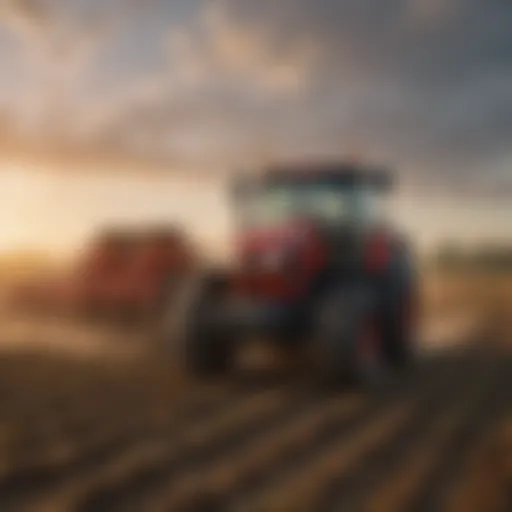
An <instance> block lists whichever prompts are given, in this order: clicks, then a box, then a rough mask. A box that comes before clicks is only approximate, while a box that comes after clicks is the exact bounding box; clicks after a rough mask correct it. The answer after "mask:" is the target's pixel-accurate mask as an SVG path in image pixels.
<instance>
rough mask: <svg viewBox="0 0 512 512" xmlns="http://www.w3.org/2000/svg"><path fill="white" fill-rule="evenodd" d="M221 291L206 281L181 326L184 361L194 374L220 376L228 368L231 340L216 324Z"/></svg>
mask: <svg viewBox="0 0 512 512" xmlns="http://www.w3.org/2000/svg"><path fill="white" fill-rule="evenodd" d="M221 303H222V294H221V293H220V291H219V290H217V289H215V287H212V286H210V285H209V284H208V283H206V284H205V285H203V286H202V287H201V289H200V290H199V293H198V296H197V297H196V298H195V300H194V301H193V303H192V304H191V305H190V309H189V311H188V319H187V320H188V321H187V325H186V329H185V362H186V366H187V369H188V371H189V372H190V373H191V374H192V375H195V376H197V377H215V376H222V375H224V374H226V373H228V372H229V371H230V370H231V367H232V364H233V352H234V347H233V343H232V339H231V337H230V336H229V335H227V333H225V332H222V329H219V328H218V325H216V317H217V313H218V306H219V304H221Z"/></svg>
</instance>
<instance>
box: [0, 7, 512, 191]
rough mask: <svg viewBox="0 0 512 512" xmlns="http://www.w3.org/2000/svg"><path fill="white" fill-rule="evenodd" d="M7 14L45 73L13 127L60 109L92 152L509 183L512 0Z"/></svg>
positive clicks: (70, 130)
mask: <svg viewBox="0 0 512 512" xmlns="http://www.w3.org/2000/svg"><path fill="white" fill-rule="evenodd" d="M5 6H6V7H4V10H3V11H2V12H3V14H2V16H3V18H2V19H3V21H4V24H5V25H6V26H7V27H8V28H9V31H10V33H11V35H12V34H14V37H16V38H17V40H18V42H19V43H21V45H22V48H24V50H23V60H24V63H25V66H26V68H27V69H29V70H32V73H34V74H36V75H37V76H39V77H41V76H45V73H46V76H45V78H43V79H42V80H43V81H44V82H45V83H46V85H47V87H46V88H43V89H44V90H45V92H44V93H39V94H38V93H37V92H34V89H37V88H39V87H40V82H41V78H40V79H39V80H40V81H39V82H37V81H34V80H28V85H27V83H25V86H26V87H28V88H29V89H30V88H31V89H30V90H32V93H30V94H29V93H27V94H26V95H25V96H24V98H25V100H24V101H23V107H24V108H20V112H17V114H18V115H19V117H20V118H22V119H27V118H28V119H30V116H29V115H28V114H31V115H32V116H33V117H36V118H38V119H39V126H41V124H43V126H44V125H45V123H44V122H42V123H41V119H46V118H45V117H44V116H43V115H42V114H41V113H40V112H41V110H45V109H46V112H50V113H51V114H52V115H53V116H55V115H56V113H58V112H59V111H60V112H61V114H60V121H59V123H60V124H59V123H53V124H54V125H55V127H57V126H60V133H63V134H64V135H66V136H67V137H68V138H69V137H70V134H73V137H74V139H75V143H76V144H79V145H82V146H83V147H89V148H90V150H91V151H97V152H100V153H101V152H103V151H105V152H114V153H115V152H119V153H123V152H124V153H126V154H139V155H142V157H143V158H150V157H155V158H160V159H163V160H164V161H165V159H167V160H168V161H169V162H176V161H179V162H189V163H191V164H193V165H198V166H201V165H203V166H204V165H206V166H207V165H212V166H213V164H215V166H220V167H222V166H232V165H242V164H244V163H249V162H251V161H256V160H258V159H264V158H266V157H283V158H285V157H296V156H300V155H329V156H331V155H336V154H343V153H345V152H354V151H357V152H361V153H362V154H364V155H368V156H369V157H371V158H375V159H383V160H388V161H389V162H391V163H392V164H396V165H398V166H399V167H400V168H402V169H404V171H405V172H409V173H410V176H411V178H414V179H415V180H417V181H429V180H431V181H439V182H441V183H453V184H454V186H455V185H456V184H457V183H458V182H459V181H460V180H461V176H464V182H465V183H475V184H479V185H480V184H482V183H483V182H484V181H488V182H489V183H490V184H491V185H490V188H493V187H494V188H495V187H496V183H500V184H502V183H506V182H507V180H508V179H509V178H508V177H507V175H506V174H507V172H506V171H504V170H503V169H509V168H510V164H511V162H512V148H511V147H510V140H511V139H512V31H511V30H510V27H511V25H512V3H510V2H507V1H505V0H487V1H485V2H482V1H480V0H258V1H257V2H256V1H254V0H217V1H207V0H194V1H191V0H190V1H186V2H185V1H183V0H176V1H174V2H164V1H163V0H154V1H153V2H152V3H151V4H149V3H147V2H126V1H124V2H123V1H122V0H117V1H116V0H110V1H107V2H100V1H99V0H94V1H89V2H86V1H85V0H82V1H78V0H75V1H68V2H63V1H61V2H58V1H56V0H54V1H53V2H51V1H49V0H47V1H46V2H45V1H43V0H39V1H37V0H31V1H30V0H25V1H21V0H19V1H17V2H15V1H14V0H13V1H11V2H6V3H5ZM127 6H128V8H127ZM141 6H145V9H144V7H141ZM137 9H139V10H137ZM140 9H142V10H140ZM142 12H144V13H145V14H146V15H147V16H146V18H145V19H146V21H145V22H144V23H142V21H141V18H140V13H142ZM11 53H12V51H11ZM147 62H151V63H153V64H152V66H149V65H147V64H146V63H147ZM37 69H38V70H39V71H37V72H35V71H34V70H37ZM126 69H129V70H131V71H130V72H127V71H126ZM38 73H39V74H38ZM119 73H124V74H123V75H122V76H123V77H127V78H124V79H123V80H121V79H115V76H116V75H118V74H119ZM105 76H108V77H110V78H109V80H110V83H111V85H110V87H108V86H103V87H100V86H98V85H97V84H98V83H103V82H105V81H106V79H105V78H103V79H102V78H101V77H105ZM48 77H51V78H48ZM98 77H99V78H98ZM20 83H23V82H22V81H21V82H20ZM34 84H38V85H34ZM91 84H93V85H94V84H96V85H94V87H93V86H92V85H91ZM112 84H114V85H112ZM87 85H89V87H87ZM91 90H93V91H94V93H91ZM84 91H85V92H84ZM30 98H32V100H31V99H30ZM33 98H39V99H38V101H37V102H36V101H35V100H33ZM34 103H39V106H38V105H36V104H34ZM36 107H37V108H36ZM27 111H28V113H27ZM15 114H16V112H15ZM22 114H23V115H22ZM43 131H46V130H43ZM62 138H65V137H64V136H62Z"/></svg>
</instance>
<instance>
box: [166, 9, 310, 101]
mask: <svg viewBox="0 0 512 512" xmlns="http://www.w3.org/2000/svg"><path fill="white" fill-rule="evenodd" d="M274 39H275V38H274V36H273V34H272V33H271V32H268V31H267V30H266V29H265V26H263V25H254V24H252V23H250V22H247V21H244V20H243V19H237V18H236V17H235V16H234V13H233V12H232V11H231V9H230V8H229V6H228V4H227V2H225V1H222V0H221V1H219V2H216V3H211V4H206V6H205V7H204V8H203V10H202V11H200V12H199V14H198V16H197V18H196V19H195V20H194V21H193V22H192V23H191V24H190V26H187V27H179V28H172V29H171V30H170V33H169V35H168V37H167V47H168V53H169V58H170V62H171V65H172V66H174V68H175V70H176V71H175V74H176V78H177V80H181V81H184V82H185V83H186V84H187V85H193V86H194V85H195V86H203V87H208V86H219V85H220V84H219V83H221V84H222V83H224V84H232V83H236V84H238V85H240V86H242V87H245V88H248V89H253V90H255V91H256V92H260V93H262V94H273V93H276V94H294V93H300V91H302V90H303V89H306V88H307V87H308V84H309V82H310V80H311V78H312V77H311V73H310V71H311V68H312V66H313V64H314V60H315V58H316V56H317V52H316V50H317V49H316V47H315V45H314V44H313V42H312V41H301V44H300V45H299V44H293V45H290V46H289V47H282V45H277V44H276V41H275V40H274Z"/></svg>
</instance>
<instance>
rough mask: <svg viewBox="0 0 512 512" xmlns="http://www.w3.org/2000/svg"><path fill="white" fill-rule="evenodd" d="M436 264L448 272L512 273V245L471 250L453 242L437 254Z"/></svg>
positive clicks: (480, 247) (446, 244) (472, 248)
mask: <svg viewBox="0 0 512 512" xmlns="http://www.w3.org/2000/svg"><path fill="white" fill-rule="evenodd" d="M434 263H435V265H436V266H437V267H438V268H441V269H446V270H484V271H512V243H511V244H510V245H498V244H485V245H483V244H482V245H478V246H473V247H469V248H468V247H467V246H461V245H459V244H456V243H453V242H450V243H445V244H443V245H442V246H441V247H440V248H439V249H438V251H437V252H436V254H435V257H434Z"/></svg>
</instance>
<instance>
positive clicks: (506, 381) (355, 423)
mask: <svg viewBox="0 0 512 512" xmlns="http://www.w3.org/2000/svg"><path fill="white" fill-rule="evenodd" d="M443 286H446V283H443ZM458 286H459V284H453V283H450V285H449V288H450V292H451V293H453V294H455V295H457V294H458V295H459V296H461V297H462V298H464V299H466V298H467V297H468V290H467V289H465V288H464V289H460V288H459V287H458ZM437 294H439V289H436V288H435V287H434V291H433V295H434V299H433V302H434V303H435V304H436V305H437V306H438V307H437V308H433V307H429V308H428V312H429V314H428V315H427V318H426V319H425V325H424V326H423V329H422V331H423V336H422V350H421V356H422V357H421V359H420V361H419V362H418V365H417V366H416V367H415V368H413V369H411V371H410V372H408V373H407V374H405V375H401V376H396V375H390V376H388V378H387V379H386V380H385V381H384V382H383V383H382V385H381V386H379V387H378V388H377V389H373V390H371V389H368V390H350V389H347V390H345V391H341V392H336V393H333V392H328V391H327V390H325V389H320V388H319V387H318V386H317V385H316V384H315V382H314V380H313V379H311V378H309V377H308V376H307V373H304V372H302V371H299V370H300V369H297V368H292V367H285V368H272V367H270V368H266V369H265V368H263V370H258V369H255V370H254V369H253V370H251V369H245V370H241V371H240V372H238V373H237V374H235V375H233V376H232V378H231V379H229V380H227V381H224V382H218V383H211V384H209V385H200V384H198V383H193V382H190V381H188V380H187V379H186V378H185V377H184V376H183V375H182V374H181V373H180V371H179V367H178V366H177V364H176V361H173V360H172V357H171V355H170V354H166V356H165V357H163V355H162V353H159V352H158V351H155V350H149V351H148V350H146V349H144V346H143V345H141V344H140V341H141V339H139V338H138V336H137V335H136V334H135V333H131V332H130V331H125V332H123V333H121V332H117V334H116V336H114V337H113V336H112V332H110V331H108V330H102V329H100V330H98V329H80V328H78V326H77V325H76V324H73V323H71V324H68V325H66V324H65V323H64V324H62V323H59V322H56V323H54V324H53V323H51V322H49V323H48V322H46V323H45V324H44V329H43V324H42V323H40V324H35V323H32V324H30V323H27V322H24V321H21V320H19V321H10V322H7V321H4V322H3V324H2V327H1V328H0V338H2V340H3V345H2V349H1V350H0V403H1V408H0V511H8V512H10V511H13V512H18V511H20V512H22V511H27V512H67V511H77V512H78V511H79V512H88V511H90V512H102V511H105V512H106V511H123V512H125V511H126V512H130V511H134V512H135V511H141V512H146V511H148V512H153V511H154V512H160V511H162V512H166V511H170V512H174V511H178V512H179V511H207V510H219V511H233V512H238V511H240V512H266V511H269V512H273V511H276V512H286V511H290V512H293V511H299V512H301V511H304V512H310V511H315V512H316V511H318V512H321V511H333V512H334V511H336V512H338V511H341V512H381V511H382V512H400V511H409V510H410V511H420V512H421V511H424V512H431V511H436V512H437V511H441V510H446V511H454V512H494V511H496V512H498V511H507V510H512V495H511V491H510V490H511V489H512V466H511V464H510V461H511V460H512V435H511V432H512V398H511V395H510V390H511V389H512V354H511V353H510V351H508V350H506V349H505V348H504V345H507V343H508V344H509V346H510V341H511V340H512V337H510V336H509V334H510V333H511V332H512V330H510V331H506V333H507V334H505V335H503V332H504V331H503V330H501V331H500V332H501V333H502V334H501V335H502V336H503V337H502V338H499V340H500V341H498V338H497V337H493V336H495V335H497V332H498V331H497V330H496V329H494V330H492V329H489V325H491V326H493V327H494V328H495V327H496V326H497V325H498V323H497V322H494V323H492V322H491V323H490V324H489V323H485V324H483V323H482V319H484V320H487V322H488V321H489V318H496V317H495V316H492V315H491V316H489V314H488V311H495V310H494V309H489V310H488V309H487V308H486V309H485V310H483V309H482V308H481V307H479V308H478V313H479V314H478V315H477V314H476V309H471V308H469V309H468V305H465V306H464V308H462V309H461V308H459V307H458V306H457V304H459V303H458V302H457V301H453V300H452V301H448V300H447V301H446V303H444V304H442V305H439V296H438V295H437ZM442 295H443V296H445V295H446V294H445V293H443V294H442ZM475 304H476V305H477V306H481V305H482V304H483V300H482V295H479V296H478V300H477V301H476V303H475V301H474V300H473V302H472V305H473V306H474V305H475ZM500 304H501V302H500ZM454 305H455V306H454ZM452 306H453V307H452ZM437 311H438V312H439V313H438V312H437ZM468 312H471V313H468ZM482 312H483V313H485V314H483V315H482ZM504 317H505V318H506V317H507V314H505V315H504ZM11 320H12V319H11ZM476 320H478V321H476ZM499 325H501V324H499ZM491 331H492V332H491ZM7 334H9V336H8V335H7ZM503 340H508V341H507V343H504V342H503Z"/></svg>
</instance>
